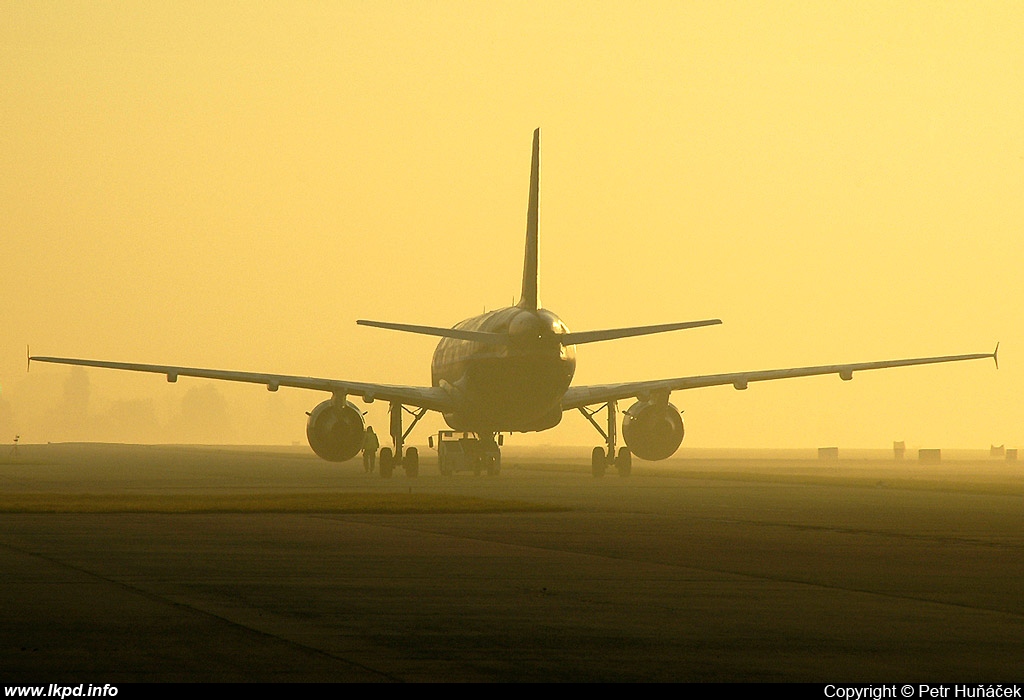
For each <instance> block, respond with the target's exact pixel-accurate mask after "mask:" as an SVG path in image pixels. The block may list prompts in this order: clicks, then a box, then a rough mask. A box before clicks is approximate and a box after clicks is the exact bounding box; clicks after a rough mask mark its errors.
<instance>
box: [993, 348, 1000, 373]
mask: <svg viewBox="0 0 1024 700" xmlns="http://www.w3.org/2000/svg"><path fill="white" fill-rule="evenodd" d="M992 359H993V360H995V362H996V369H999V343H996V349H995V350H993V351H992Z"/></svg>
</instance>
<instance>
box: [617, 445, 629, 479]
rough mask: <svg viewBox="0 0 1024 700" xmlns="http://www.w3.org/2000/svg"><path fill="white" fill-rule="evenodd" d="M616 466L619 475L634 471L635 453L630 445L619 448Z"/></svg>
mask: <svg viewBox="0 0 1024 700" xmlns="http://www.w3.org/2000/svg"><path fill="white" fill-rule="evenodd" d="M615 468H616V469H617V470H618V472H619V476H629V475H630V473H631V472H632V471H633V453H632V452H630V451H629V448H628V447H620V448H619V456H618V457H616V458H615Z"/></svg>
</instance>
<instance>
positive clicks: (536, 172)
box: [518, 129, 540, 311]
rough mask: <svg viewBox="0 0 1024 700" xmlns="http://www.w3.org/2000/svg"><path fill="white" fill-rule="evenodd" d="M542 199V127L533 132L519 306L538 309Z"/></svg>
mask: <svg viewBox="0 0 1024 700" xmlns="http://www.w3.org/2000/svg"><path fill="white" fill-rule="evenodd" d="M539 199H540V129H536V130H535V131H534V132H533V160H532V161H531V163H530V206H529V209H527V212H526V258H525V260H524V262H523V294H522V296H521V297H520V299H519V304H518V306H519V307H521V308H524V309H530V310H534V311H535V310H536V309H537V308H538V307H539V305H540V301H539V300H538V299H537V273H538V270H537V223H538V221H537V220H538V217H537V212H538V208H539Z"/></svg>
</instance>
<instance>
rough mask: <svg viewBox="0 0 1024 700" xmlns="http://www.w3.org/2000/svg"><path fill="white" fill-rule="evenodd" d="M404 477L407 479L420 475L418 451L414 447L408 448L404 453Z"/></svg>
mask: <svg viewBox="0 0 1024 700" xmlns="http://www.w3.org/2000/svg"><path fill="white" fill-rule="evenodd" d="M404 464H405V475H406V476H407V477H409V478H410V479H411V478H414V477H417V476H419V474H420V451H419V450H417V449H416V448H415V447H410V448H409V449H408V450H406V451H405V461H404Z"/></svg>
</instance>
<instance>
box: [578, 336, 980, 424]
mask: <svg viewBox="0 0 1024 700" xmlns="http://www.w3.org/2000/svg"><path fill="white" fill-rule="evenodd" d="M998 352H999V345H998V344H997V345H996V349H995V351H994V352H991V353H977V354H972V355H946V356H943V357H914V358H910V359H905V360H881V361H879V362H854V363H852V364H846V365H818V366H816V367H793V368H790V369H766V370H758V371H755V372H733V373H730V374H705V375H702V376H696V377H678V378H675V379H656V380H653V381H645V382H624V383H622V384H595V385H591V386H574V387H569V390H568V391H566V392H565V396H564V397H562V410H563V411H569V410H572V409H576V408H581V407H583V406H590V405H592V404H597V403H605V402H606V401H617V400H619V399H628V398H633V397H636V398H637V399H639V400H642V401H643V400H647V399H650V398H651V397H653V396H658V395H667V394H669V393H670V392H673V391H680V390H682V389H696V388H698V387H703V386H721V385H724V384H732V385H733V386H734V387H735V388H736V389H741V390H742V389H746V388H747V385H748V384H749V383H750V382H765V381H768V380H771V379H791V378H793V377H812V376H815V375H818V374H838V375H839V376H840V378H842V379H844V380H847V381H848V380H850V379H853V373H854V372H862V371H864V370H868V369H886V368H888V367H910V366H912V365H930V364H935V363H938V362H960V361H963V360H980V359H985V358H992V359H993V360H995V361H996V367H997V368H998V367H999V359H998Z"/></svg>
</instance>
